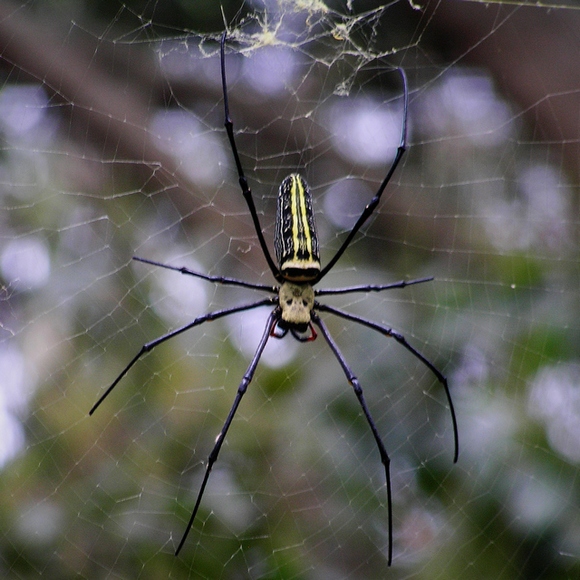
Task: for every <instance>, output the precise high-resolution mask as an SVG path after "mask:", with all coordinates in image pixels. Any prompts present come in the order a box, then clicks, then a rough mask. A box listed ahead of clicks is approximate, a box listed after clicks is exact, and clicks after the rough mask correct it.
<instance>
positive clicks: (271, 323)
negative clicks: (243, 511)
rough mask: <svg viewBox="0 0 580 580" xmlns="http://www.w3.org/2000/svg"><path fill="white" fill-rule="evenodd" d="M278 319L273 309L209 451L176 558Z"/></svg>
mask: <svg viewBox="0 0 580 580" xmlns="http://www.w3.org/2000/svg"><path fill="white" fill-rule="evenodd" d="M278 317H279V312H278V309H274V310H273V311H272V312H271V314H270V316H269V317H268V322H267V323H266V328H265V329H264V334H263V335H262V338H261V340H260V343H259V344H258V348H257V349H256V352H255V353H254V357H253V358H252V361H251V362H250V365H249V366H248V369H247V370H246V373H245V374H244V377H243V379H242V382H241V383H240V386H239V387H238V392H237V394H236V398H235V399H234V403H233V405H232V408H231V409H230V412H229V414H228V416H227V418H226V421H225V423H224V426H223V427H222V430H221V431H220V433H219V435H218V436H217V438H216V440H215V445H214V448H213V449H212V450H211V453H210V454H209V457H208V459H207V466H206V468H205V474H204V476H203V481H202V482H201V487H200V488H199V492H198V493H197V499H196V501H195V506H194V508H193V512H192V513H191V517H190V518H189V522H188V523H187V527H186V528H185V532H184V534H183V537H182V538H181V541H180V542H179V546H177V550H175V555H176V556H177V555H178V554H179V552H180V551H181V548H183V544H184V543H185V540H186V538H187V536H188V534H189V531H190V530H191V527H192V526H193V522H194V520H195V516H196V515H197V510H198V509H199V505H200V503H201V498H202V497H203V493H204V491H205V487H206V485H207V481H208V479H209V474H210V473H211V469H212V467H213V464H214V463H215V462H216V460H217V458H218V455H219V452H220V449H221V448H222V445H223V442H224V440H225V438H226V434H227V432H228V429H229V428H230V425H231V424H232V421H233V419H234V415H235V414H236V411H237V410H238V406H239V405H240V402H241V400H242V397H243V396H244V394H245V392H246V390H247V388H248V385H249V384H250V382H251V381H252V378H253V377H254V372H255V371H256V367H257V366H258V362H259V361H260V357H261V356H262V352H263V351H264V348H265V347H266V343H267V342H268V339H269V338H270V336H271V333H272V330H273V329H274V327H275V326H276V323H277V322H278Z"/></svg>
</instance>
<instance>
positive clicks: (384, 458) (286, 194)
mask: <svg viewBox="0 0 580 580" xmlns="http://www.w3.org/2000/svg"><path fill="white" fill-rule="evenodd" d="M225 41H226V35H225V33H224V35H223V36H222V40H221V78H222V86H223V97H224V111H225V128H226V133H227V137H228V140H229V143H230V146H231V149H232V153H233V156H234V161H235V163H236V168H237V172H238V179H239V183H240V187H241V190H242V195H243V196H244V199H245V200H246V203H247V205H248V209H249V211H250V215H251V217H252V221H253V223H254V226H255V228H256V235H257V237H258V242H259V244H260V247H261V249H262V252H263V254H264V257H265V259H266V262H267V263H268V266H269V268H270V270H271V272H272V275H273V277H274V278H275V279H276V281H277V282H278V284H279V286H268V285H266V284H258V283H253V282H245V281H243V280H237V279H235V278H227V277H223V276H210V275H207V274H202V273H200V272H195V271H192V270H189V269H188V268H184V267H176V266H170V265H167V264H162V263H160V262H156V261H153V260H147V259H143V258H135V259H136V260H138V261H140V262H145V263H148V264H151V265H154V266H158V267H162V268H167V269H169V270H174V271H177V272H180V273H182V274H186V275H190V276H195V277H197V278H202V279H203V280H207V281H209V282H214V283H217V284H224V285H229V286H241V287H243V288H249V289H253V290H261V291H264V292H267V293H269V294H270V296H269V297H267V298H263V299H261V300H258V301H256V302H250V303H247V304H242V305H239V306H233V307H229V308H224V309H222V310H217V311H214V312H210V313H209V314H206V315H204V316H200V317H198V318H196V319H195V320H193V321H192V322H190V323H189V324H186V325H184V326H181V327H179V328H177V329H175V330H172V331H171V332H168V333H167V334H164V335H163V336H160V337H159V338H157V339H155V340H152V341H151V342H148V343H146V344H144V345H143V346H142V347H141V349H140V350H139V352H138V353H137V354H136V355H135V356H134V357H133V359H131V361H130V362H129V364H128V365H127V366H126V367H125V368H124V369H123V370H122V371H121V373H120V374H119V375H118V376H117V378H116V379H115V381H113V383H112V384H111V385H110V386H109V387H108V389H107V390H106V391H105V392H104V393H103V394H102V395H101V397H100V398H99V399H98V400H97V402H96V403H95V404H94V405H93V407H92V409H91V410H90V414H91V415H92V414H93V413H94V412H95V410H96V409H97V407H99V406H100V405H101V403H102V402H103V401H104V400H105V399H106V398H107V396H108V395H109V393H110V392H111V391H112V390H113V389H114V388H115V386H116V385H117V384H118V383H119V381H120V380H121V379H122V378H123V377H124V376H125V375H126V374H127V372H128V371H129V370H130V369H131V368H132V367H133V365H134V364H135V363H136V362H137V361H138V360H139V359H140V358H141V357H142V356H143V355H144V354H146V353H148V352H149V351H151V350H152V349H154V348H155V347H156V346H158V345H159V344H161V343H163V342H166V341H167V340H169V339H171V338H173V337H174V336H177V335H178V334H181V333H183V332H185V331H187V330H190V329H191V328H194V327H196V326H199V325H201V324H203V323H205V322H209V321H212V320H215V319H217V318H223V317H224V316H229V315H230V314H234V313H236V312H243V311H247V310H252V309H254V308H259V307H262V306H269V307H270V308H271V312H270V315H269V316H268V320H267V322H266V326H265V328H264V332H263V333H262V338H261V339H260V342H259V343H258V347H257V349H256V352H255V354H254V356H253V358H252V360H251V362H250V364H249V366H248V369H247V371H246V373H245V374H244V377H243V379H242V381H241V383H240V385H239V387H238V390H237V393H236V397H235V399H234V402H233V404H232V407H231V409H230V412H229V413H228V416H227V418H226V420H225V423H224V425H223V427H222V429H221V431H220V433H219V435H218V436H217V438H216V440H215V444H214V447H213V449H212V450H211V452H210V454H209V457H208V461H207V464H206V468H205V473H204V477H203V480H202V484H201V487H200V489H199V492H198V494H197V499H196V502H195V506H194V508H193V511H192V513H191V517H190V519H189V522H188V524H187V527H186V529H185V532H184V534H183V536H182V538H181V541H180V542H179V545H178V546H177V549H176V552H175V553H176V554H178V553H179V552H180V551H181V549H182V548H183V546H184V544H185V540H186V538H187V535H188V533H189V530H190V529H191V526H192V525H193V522H194V520H195V517H196V514H197V512H198V509H199V506H200V504H201V499H202V497H203V494H204V491H205V488H206V485H207V482H208V479H209V475H210V473H211V470H212V467H213V465H214V463H215V462H216V460H217V458H218V455H219V452H220V449H221V447H222V445H223V442H224V439H225V437H226V434H227V432H228V430H229V428H230V426H231V424H232V420H233V418H234V415H235V414H236V411H237V409H238V406H239V405H240V402H241V400H242V397H243V396H244V394H245V392H246V390H247V388H248V385H249V384H250V382H251V380H252V378H253V376H254V373H255V371H256V367H257V366H258V362H259V360H260V357H261V356H262V352H263V351H264V348H265V346H266V343H267V342H268V340H269V338H270V337H275V338H282V337H284V336H285V335H286V334H287V333H288V331H290V333H291V334H292V336H294V338H296V339H297V340H299V341H301V342H307V341H309V340H314V339H315V338H316V336H317V334H316V331H315V329H314V326H317V327H318V329H319V330H320V332H321V334H322V336H323V337H324V339H325V340H326V342H327V343H328V345H329V347H330V349H331V351H332V352H333V354H334V356H335V357H336V359H337V360H338V362H339V364H340V366H341V368H342V370H343V371H344V374H345V376H346V378H347V380H348V382H349V383H350V384H351V385H352V387H353V390H354V393H355V395H356V397H357V399H358V402H359V404H360V408H361V410H362V412H363V414H364V416H365V419H366V420H367V423H368V425H369V427H370V430H371V432H372V435H373V437H374V439H375V443H376V445H377V449H378V451H379V456H380V460H381V462H382V464H383V466H384V469H385V483H386V487H387V511H388V536H389V546H388V556H387V562H388V564H389V565H390V564H391V560H392V554H393V513H392V494H391V478H390V459H389V456H388V454H387V451H386V449H385V446H384V444H383V441H382V438H381V436H380V434H379V432H378V429H377V427H376V425H375V423H374V421H373V418H372V416H371V413H370V411H369V408H368V406H367V403H366V400H365V397H364V394H363V390H362V387H361V385H360V383H359V380H358V379H357V377H356V376H355V374H354V373H353V371H352V370H351V368H350V366H349V364H348V363H347V362H346V360H345V358H344V357H343V355H342V353H341V352H340V350H339V348H338V346H337V344H336V343H335V341H334V339H333V338H332V336H331V335H330V333H329V331H328V329H327V327H326V324H325V323H324V322H323V320H322V319H321V318H320V316H319V315H318V313H319V312H327V313H330V314H334V315H335V316H339V317H341V318H342V319H344V320H348V321H351V322H356V323H358V324H361V325H363V326H366V327H367V328H371V329H372V330H375V331H377V332H379V333H381V334H382V335H384V336H387V337H390V338H393V339H395V340H396V341H397V342H398V343H399V344H401V345H402V346H403V347H405V348H406V349H407V350H408V351H409V352H410V353H411V354H413V356H415V357H416V358H417V359H419V360H420V361H421V362H422V363H423V364H424V365H425V366H426V367H427V368H429V369H430V370H431V372H432V373H433V374H434V375H435V377H436V378H437V380H438V381H439V382H440V383H441V384H442V385H443V388H444V390H445V394H446V396H447V402H448V404H449V410H450V412H451V419H452V424H453V436H454V453H453V460H454V461H457V457H458V453H459V445H458V432H457V420H456V417H455V411H454V409H453V402H452V400H451V394H450V392H449V387H448V385H447V379H446V378H445V376H444V375H443V374H442V373H441V371H439V370H438V369H437V367H435V365H434V364H433V363H432V362H431V361H429V359H427V358H426V357H425V356H424V355H422V354H421V353H420V352H419V351H418V350H416V349H415V348H414V347H413V346H412V345H411V344H409V342H407V340H406V338H405V337H404V336H403V335H402V334H400V333H399V332H397V331H395V330H393V329H392V328H389V327H388V326H385V325H383V324H381V323H378V322H374V321H372V320H368V319H366V318H363V317H361V316H357V315H355V314H350V313H349V312H346V311H344V310H341V309H338V308H335V307H332V306H329V305H326V304H321V303H319V302H318V301H317V300H316V297H319V296H324V295H332V294H334V295H336V294H349V293H353V292H367V293H368V292H380V291H383V290H388V289H392V288H404V287H405V286H408V285H411V284H419V283H421V282H427V281H429V280H432V278H420V279H417V280H410V281H401V282H395V283H391V284H383V285H368V284H367V285H361V286H350V287H346V288H336V289H322V290H320V289H314V286H315V285H316V284H317V283H318V282H320V280H321V279H322V278H324V276H325V275H326V274H327V273H328V272H329V271H330V270H331V269H332V268H333V266H334V265H335V264H336V262H337V261H338V259H339V258H340V257H341V256H342V254H343V253H344V251H345V250H346V249H347V248H348V246H349V245H350V243H351V241H352V239H353V238H354V236H355V235H356V233H357V232H358V231H359V229H360V228H361V226H362V225H363V224H364V223H365V222H366V221H367V220H368V218H369V217H370V216H371V215H372V213H373V212H374V210H375V208H376V207H377V205H378V203H379V201H380V199H381V196H382V194H383V191H384V190H385V188H386V186H387V184H388V183H389V181H390V179H391V176H392V175H393V172H394V171H395V169H396V168H397V166H398V164H399V162H400V160H401V158H402V156H403V153H404V152H405V148H406V140H407V110H408V90H407V79H406V76H405V73H404V72H403V70H402V69H398V70H399V72H400V74H401V78H402V79H403V86H404V104H403V122H402V128H401V141H400V144H399V147H398V148H397V153H396V155H395V159H394V160H393V162H392V163H391V166H390V167H389V169H388V171H387V174H386V176H385V178H384V179H383V181H382V183H381V185H380V186H379V189H378V190H377V192H376V194H375V196H374V197H373V198H372V199H371V201H370V202H369V204H368V205H367V206H366V207H365V209H364V210H363V212H362V214H361V215H360V217H359V218H358V220H357V221H356V223H355V224H354V226H353V228H352V229H351V230H350V232H349V233H348V234H347V236H346V238H345V240H344V241H343V243H342V245H341V246H340V247H339V249H338V251H337V252H336V253H335V254H334V256H333V257H332V258H331V260H330V261H329V262H328V264H326V266H325V267H324V268H322V269H321V266H320V256H319V247H318V236H317V234H316V227H315V222H314V213H313V209H312V196H311V193H310V189H309V188H308V185H307V183H306V181H305V180H304V179H303V178H302V177H301V176H300V175H299V174H297V173H293V174H291V175H289V176H288V177H286V178H285V179H284V180H283V181H282V184H281V185H280V189H279V191H278V204H277V215H276V228H275V235H274V247H275V251H276V258H277V261H278V264H277V265H276V264H275V263H274V260H273V259H272V256H271V255H270V251H269V250H268V246H267V245H266V241H265V239H264V235H263V233H262V228H261V225H260V220H259V218H258V213H257V211H256V207H255V205H254V201H253V198H252V193H251V190H250V188H249V186H248V181H247V179H246V176H245V175H244V170H243V168H242V164H241V162H240V156H239V154H238V149H237V146H236V142H235V137H234V131H233V123H232V121H231V119H230V112H229V105H228V92H227V84H226V69H225Z"/></svg>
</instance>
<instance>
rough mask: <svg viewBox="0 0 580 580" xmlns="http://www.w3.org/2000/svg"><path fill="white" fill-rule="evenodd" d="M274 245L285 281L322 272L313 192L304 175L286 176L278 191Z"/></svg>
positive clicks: (308, 278) (307, 279)
mask: <svg viewBox="0 0 580 580" xmlns="http://www.w3.org/2000/svg"><path fill="white" fill-rule="evenodd" d="M274 247H275V249H276V258H277V259H278V266H279V268H280V273H281V275H282V277H283V278H284V279H285V280H288V281H291V282H309V281H312V280H314V279H315V278H316V276H318V274H319V273H320V253H319V249H318V236H317V235H316V225H315V223H314V214H313V211H312V195H311V193H310V188H309V187H308V184H307V183H306V181H305V180H304V178H303V177H302V176H301V175H298V174H297V173H293V174H291V175H289V176H288V177H286V178H285V179H284V181H282V183H281V185H280V189H279V191H278V205H277V212H276V230H275V232H274Z"/></svg>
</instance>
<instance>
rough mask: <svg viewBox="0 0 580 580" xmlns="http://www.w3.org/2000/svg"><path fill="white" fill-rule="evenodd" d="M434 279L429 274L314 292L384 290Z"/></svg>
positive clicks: (327, 293)
mask: <svg viewBox="0 0 580 580" xmlns="http://www.w3.org/2000/svg"><path fill="white" fill-rule="evenodd" d="M433 279H434V278H433V276H428V277H427V278H417V279H416V280H401V281H400V282H392V283H391V284H367V285H364V286H347V287H346V288H321V289H320V290H314V294H315V295H316V296H329V295H331V294H333V295H336V294H351V293H352V292H382V291H383V290H392V289H393V288H406V287H407V286H413V285H414V284H422V283H423V282H431V281H432V280H433Z"/></svg>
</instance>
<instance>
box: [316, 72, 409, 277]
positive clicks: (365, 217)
mask: <svg viewBox="0 0 580 580" xmlns="http://www.w3.org/2000/svg"><path fill="white" fill-rule="evenodd" d="M397 70H398V71H399V73H400V75H401V77H402V79H403V90H404V93H403V99H404V104H403V122H402V126H401V141H400V142H399V147H398V148H397V153H396V155H395V159H394V160H393V163H392V164H391V167H390V168H389V170H388V171H387V175H386V176H385V178H384V179H383V182H382V183H381V185H380V186H379V189H378V191H377V193H376V194H375V196H374V197H373V199H371V201H370V202H369V204H368V205H367V206H366V207H365V208H364V210H363V212H362V214H361V216H360V217H359V218H358V221H357V222H356V224H355V225H354V227H353V228H352V230H351V231H350V233H349V234H348V236H347V237H346V239H345V240H344V242H343V243H342V246H340V248H339V249H338V251H337V252H336V254H334V257H333V258H332V259H331V260H330V262H328V264H326V266H325V267H324V268H323V269H322V270H321V271H320V274H318V277H317V278H316V282H318V281H320V280H321V279H322V278H324V276H326V274H328V272H329V271H330V270H331V269H332V268H333V266H334V265H335V264H336V262H338V260H339V258H340V257H341V256H342V254H344V252H345V250H346V249H347V248H348V246H349V245H350V243H351V242H352V239H353V238H354V236H355V235H356V233H357V232H358V231H359V230H360V228H361V227H362V225H363V224H364V223H365V222H366V221H367V220H368V219H369V217H370V216H371V215H372V213H373V212H374V211H375V208H376V207H377V205H378V204H379V201H380V200H381V196H382V195H383V191H385V188H386V187H387V185H388V183H389V181H390V180H391V177H392V176H393V173H394V172H395V169H396V168H397V166H398V165H399V162H400V161H401V159H402V157H403V154H404V153H405V150H406V149H407V113H408V110H409V89H408V86H407V75H406V74H405V71H404V70H403V69H402V68H399V69H397Z"/></svg>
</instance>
